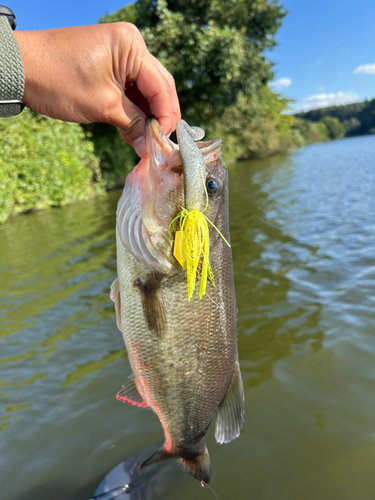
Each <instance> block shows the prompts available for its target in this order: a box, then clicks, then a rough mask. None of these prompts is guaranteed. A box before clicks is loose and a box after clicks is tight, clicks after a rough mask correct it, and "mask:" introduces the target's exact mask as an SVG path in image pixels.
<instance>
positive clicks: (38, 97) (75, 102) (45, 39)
mask: <svg viewBox="0 0 375 500" xmlns="http://www.w3.org/2000/svg"><path fill="white" fill-rule="evenodd" d="M15 35H16V37H17V41H18V44H19V46H20V50H21V55H22V59H23V63H24V69H25V90H24V96H23V102H24V103H25V104H26V106H27V107H29V108H31V109H33V110H35V111H37V112H39V113H42V114H44V115H47V116H50V117H52V118H57V119H59V120H64V121H69V122H77V123H92V122H105V123H109V124H111V125H115V126H116V127H117V128H118V129H119V131H120V133H121V135H122V137H123V138H124V139H125V141H126V142H128V143H129V144H131V145H132V146H133V147H134V149H135V150H136V152H137V154H138V155H139V156H141V157H143V156H146V155H147V151H146V141H145V129H146V118H145V117H146V116H147V115H149V114H150V113H153V114H154V115H155V117H156V118H157V120H158V121H159V123H160V125H161V127H162V129H163V131H164V133H165V134H167V135H168V134H170V133H171V132H173V130H175V128H176V124H177V122H178V121H179V120H180V118H181V114H180V107H179V103H178V98H177V93H176V87H175V84H174V80H173V78H172V75H171V74H170V73H169V72H168V71H167V70H166V69H165V68H164V66H163V65H162V64H161V63H160V62H159V61H158V60H157V59H156V58H155V57H153V56H152V55H151V54H150V53H149V51H148V50H147V47H146V44H145V42H144V40H143V38H142V36H141V34H140V32H139V31H138V29H137V28H136V27H135V26H134V25H133V24H130V23H114V24H99V25H96V26H82V27H75V28H63V29H55V30H45V31H18V32H15Z"/></svg>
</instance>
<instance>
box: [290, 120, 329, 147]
mask: <svg viewBox="0 0 375 500" xmlns="http://www.w3.org/2000/svg"><path fill="white" fill-rule="evenodd" d="M293 129H294V130H295V132H296V133H297V134H298V135H299V136H300V137H301V139H302V144H314V143H316V142H323V141H327V140H328V130H327V127H326V126H325V124H324V123H323V122H315V123H313V122H309V121H307V120H302V119H301V118H297V119H296V120H295V122H294V124H293Z"/></svg>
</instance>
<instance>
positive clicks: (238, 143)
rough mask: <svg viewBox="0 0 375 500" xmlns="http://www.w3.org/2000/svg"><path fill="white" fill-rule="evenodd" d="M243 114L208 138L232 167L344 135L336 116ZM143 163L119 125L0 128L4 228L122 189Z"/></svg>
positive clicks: (23, 118)
mask: <svg viewBox="0 0 375 500" xmlns="http://www.w3.org/2000/svg"><path fill="white" fill-rule="evenodd" d="M266 96H267V99H270V100H271V101H270V102H271V107H272V108H274V107H275V106H276V105H277V103H278V102H279V101H280V102H281V101H282V100H280V99H279V98H278V97H277V96H276V95H275V94H272V93H270V91H269V89H268V90H265V96H264V98H265V97H266ZM280 105H284V103H281V104H280ZM244 106H245V103H244ZM237 111H238V106H236V107H235V108H228V109H227V110H226V112H225V113H224V116H223V119H222V121H221V122H220V125H219V126H217V127H216V128H213V129H211V130H209V131H208V134H207V139H212V138H214V137H221V139H222V141H223V144H224V147H223V158H224V161H225V163H226V164H227V165H229V166H230V165H231V164H233V163H235V162H236V161H238V160H246V159H254V158H263V157H268V156H272V155H274V154H280V153H288V152H291V151H293V150H295V149H297V148H300V147H302V146H304V145H306V144H311V143H314V142H322V141H326V140H329V139H336V138H340V137H341V131H340V129H339V128H337V123H335V119H333V118H327V119H325V120H326V123H323V122H319V123H311V122H305V121H303V120H296V119H294V118H293V117H292V116H291V115H283V114H281V113H276V114H274V115H273V116H271V117H269V116H267V113H266V112H267V108H266V107H265V108H264V109H263V111H262V113H263V114H260V115H259V116H258V118H259V121H258V123H256V121H254V120H252V121H247V122H246V121H244V120H245V117H246V116H247V114H248V113H249V112H250V111H249V110H247V111H246V109H243V110H242V112H241V116H239V117H238V119H235V118H236V116H235V115H236V112H237ZM336 121H337V120H336ZM329 126H331V128H330V127H329ZM335 127H336V128H335ZM138 161H139V158H138V156H137V155H136V153H135V151H134V149H133V148H132V147H130V146H129V145H128V144H126V143H125V142H124V140H123V139H122V138H121V136H120V134H119V133H118V131H117V129H116V128H115V127H111V126H109V125H106V124H92V125H83V126H80V125H78V124H73V123H64V122H60V121H58V120H52V119H51V118H47V117H45V116H42V115H38V114H36V113H34V112H32V111H30V110H27V109H26V110H25V111H24V112H23V113H22V114H21V115H20V116H17V117H14V118H9V119H6V120H2V121H1V123H0V223H1V222H5V221H6V220H7V218H8V217H10V216H14V215H18V214H22V213H29V212H30V211H35V210H42V209H46V208H49V207H56V206H63V205H67V204H71V203H75V202H77V201H81V200H85V199H89V198H91V197H93V196H98V195H100V194H103V193H105V191H108V190H112V189H116V188H120V187H121V186H123V184H124V181H125V178H126V176H127V174H128V173H129V172H130V171H131V170H132V169H133V167H134V166H135V165H136V164H137V163H138Z"/></svg>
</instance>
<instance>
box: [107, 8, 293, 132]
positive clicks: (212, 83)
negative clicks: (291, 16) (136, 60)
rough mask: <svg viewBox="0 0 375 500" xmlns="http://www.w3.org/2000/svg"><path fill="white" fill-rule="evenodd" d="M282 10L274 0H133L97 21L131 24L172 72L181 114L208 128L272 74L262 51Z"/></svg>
mask: <svg viewBox="0 0 375 500" xmlns="http://www.w3.org/2000/svg"><path fill="white" fill-rule="evenodd" d="M285 14H286V12H285V10H284V9H283V7H282V6H281V5H279V3H278V1H277V0H238V1H235V2H234V1H233V0H195V1H192V0H137V1H136V2H135V3H134V4H131V5H129V6H126V7H124V8H123V9H120V10H118V11H117V12H115V13H114V14H111V15H108V14H107V15H106V16H104V17H103V18H101V19H100V22H113V21H128V22H132V23H134V24H135V25H136V26H137V27H138V28H139V29H140V30H141V32H142V35H143V37H144V39H145V41H146V44H147V46H148V48H149V50H150V52H151V53H152V54H154V55H155V56H156V57H157V58H158V59H159V60H160V61H161V62H162V63H163V64H164V65H165V66H166V67H167V68H168V69H169V71H171V73H172V74H173V76H174V78H175V81H176V87H177V92H178V96H179V99H180V105H181V109H182V114H183V116H184V118H185V119H187V120H188V121H189V122H191V123H195V124H199V125H202V126H204V127H206V128H207V129H210V128H211V129H212V128H213V124H214V123H215V120H217V119H218V118H220V117H221V116H222V114H223V112H224V111H225V109H226V108H228V107H229V106H233V105H235V104H236V103H237V102H238V101H239V99H240V98H241V96H242V95H248V96H252V95H255V94H256V93H257V92H259V91H261V88H262V87H264V85H265V84H266V83H267V82H268V81H269V80H270V79H271V78H272V77H273V74H272V70H271V64H270V62H269V61H268V60H267V59H266V57H265V55H264V51H265V50H266V49H272V48H273V47H274V45H275V43H276V42H275V38H274V36H275V34H276V32H277V30H278V28H279V27H280V25H281V21H282V19H283V17H284V16H285Z"/></svg>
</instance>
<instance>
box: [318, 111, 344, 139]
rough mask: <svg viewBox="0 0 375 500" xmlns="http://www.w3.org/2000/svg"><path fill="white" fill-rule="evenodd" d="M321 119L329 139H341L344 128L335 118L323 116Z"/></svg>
mask: <svg viewBox="0 0 375 500" xmlns="http://www.w3.org/2000/svg"><path fill="white" fill-rule="evenodd" d="M321 121H322V123H324V125H325V126H326V129H327V132H328V138H329V139H342V138H343V137H345V128H344V126H343V125H342V124H341V123H340V122H339V120H338V119H337V118H333V117H332V116H325V117H324V118H322V120H321Z"/></svg>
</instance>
